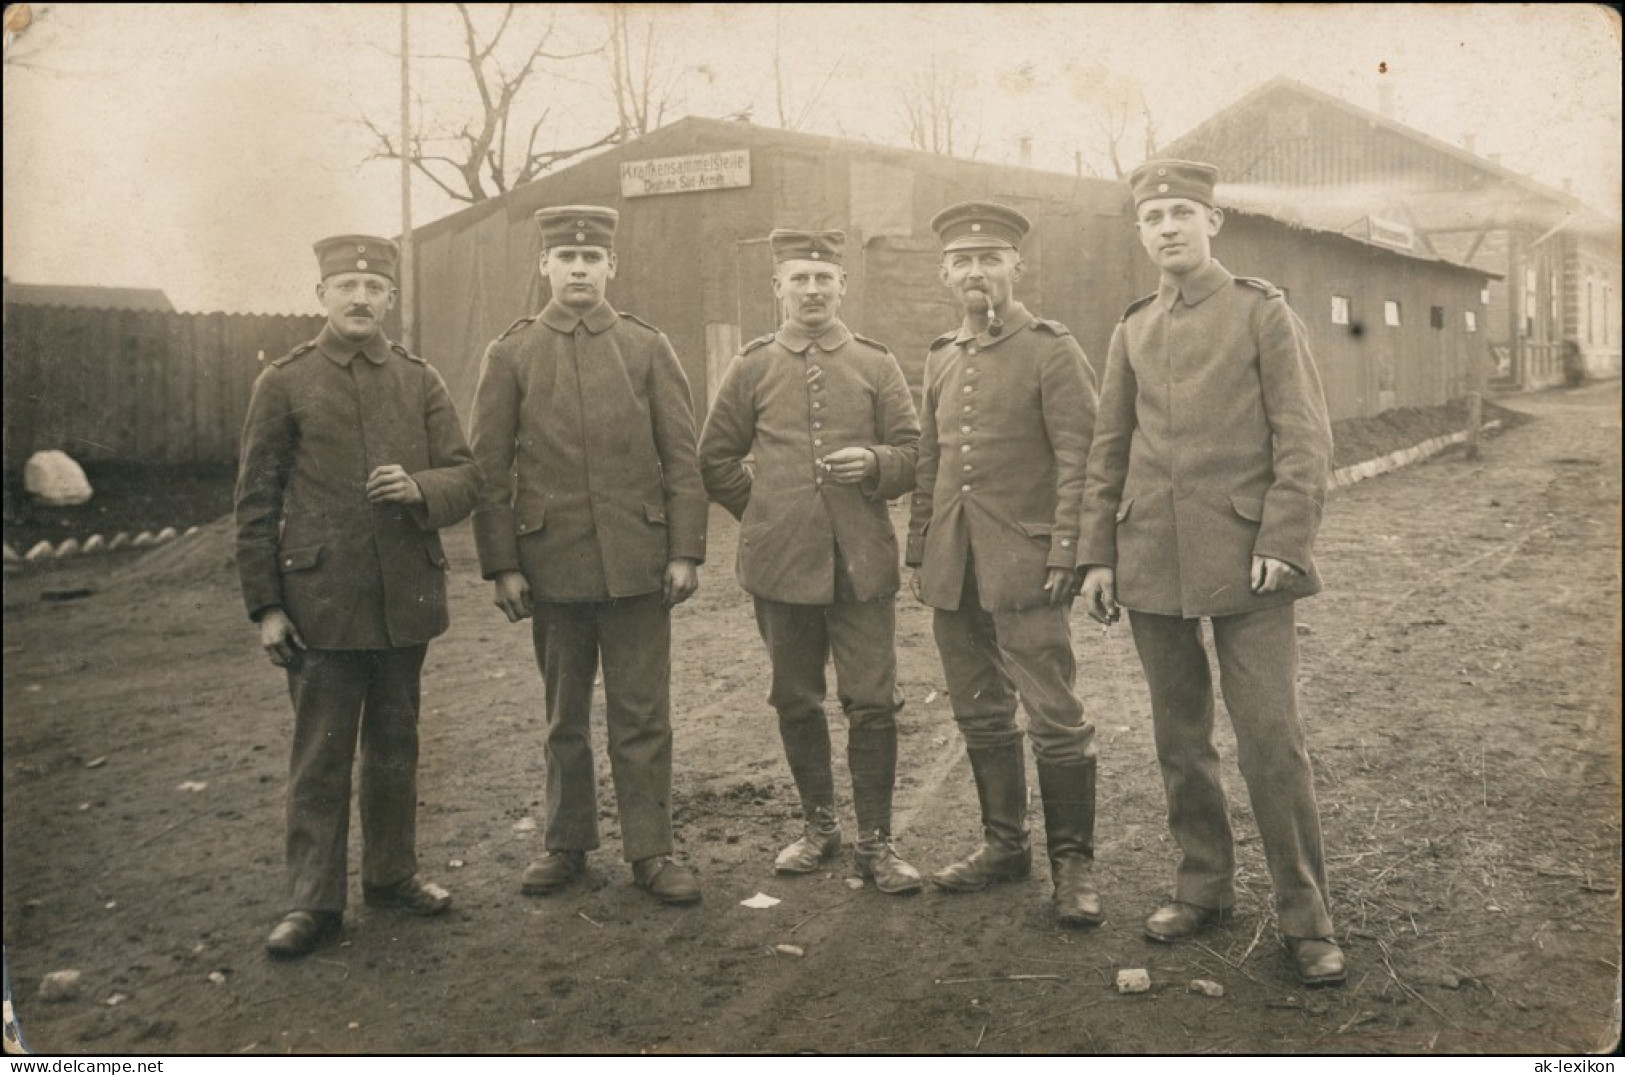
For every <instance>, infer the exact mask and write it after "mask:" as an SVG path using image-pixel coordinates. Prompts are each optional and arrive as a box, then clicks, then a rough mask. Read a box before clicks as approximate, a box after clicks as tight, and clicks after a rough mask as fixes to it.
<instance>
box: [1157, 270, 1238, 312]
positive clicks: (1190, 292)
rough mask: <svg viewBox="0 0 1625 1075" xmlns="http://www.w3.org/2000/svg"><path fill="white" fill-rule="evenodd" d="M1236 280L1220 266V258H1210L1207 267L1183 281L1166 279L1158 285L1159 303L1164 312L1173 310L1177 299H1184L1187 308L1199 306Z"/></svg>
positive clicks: (1228, 271)
mask: <svg viewBox="0 0 1625 1075" xmlns="http://www.w3.org/2000/svg"><path fill="white" fill-rule="evenodd" d="M1234 279H1235V277H1234V276H1231V275H1230V270H1229V269H1226V268H1225V267H1224V266H1223V265H1220V264H1219V259H1218V258H1208V259H1207V264H1206V265H1203V266H1202V267H1201V268H1200V269H1195V270H1193V271H1192V272H1191V273H1190V274H1189V275H1188V276H1186V277H1185V279H1183V280H1181V281H1178V282H1175V281H1173V280H1169V279H1167V278H1166V277H1164V278H1163V281H1162V283H1161V284H1159V285H1157V302H1158V304H1159V305H1161V306H1162V308H1163V309H1164V310H1172V309H1173V308H1174V300H1175V299H1184V300H1185V305H1186V306H1198V305H1200V304H1201V303H1203V302H1205V301H1206V300H1207V299H1208V298H1210V297H1211V296H1212V295H1214V294H1215V293H1216V292H1217V291H1218V290H1219V289H1220V288H1222V287H1224V286H1225V285H1226V284H1228V283H1229V282H1230V281H1232V280H1234Z"/></svg>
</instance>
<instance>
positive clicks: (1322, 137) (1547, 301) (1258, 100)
mask: <svg viewBox="0 0 1625 1075" xmlns="http://www.w3.org/2000/svg"><path fill="white" fill-rule="evenodd" d="M1164 152H1165V153H1166V154H1167V155H1169V156H1177V157H1191V158H1195V159H1198V160H1207V161H1211V162H1213V163H1214V164H1217V165H1218V166H1219V167H1220V169H1221V170H1222V174H1223V176H1224V178H1225V179H1226V180H1227V181H1228V183H1229V186H1228V188H1227V189H1228V191H1229V192H1230V195H1231V196H1232V197H1233V198H1234V199H1235V200H1236V201H1238V202H1240V203H1243V204H1248V205H1251V206H1254V207H1256V208H1259V209H1261V210H1262V211H1265V212H1271V213H1274V214H1276V215H1280V216H1283V217H1287V218H1290V219H1298V220H1302V221H1303V222H1305V223H1314V224H1316V225H1317V226H1320V227H1326V228H1331V229H1335V230H1338V231H1341V232H1343V233H1345V234H1349V235H1358V236H1360V237H1363V238H1365V239H1367V240H1368V241H1370V242H1373V243H1377V244H1380V245H1383V246H1390V247H1393V248H1395V249H1400V250H1406V251H1410V252H1415V253H1420V254H1424V255H1432V256H1438V257H1443V258H1448V259H1450V260H1454V261H1459V262H1464V263H1466V264H1469V265H1473V266H1475V267H1479V268H1482V269H1485V270H1486V271H1488V272H1492V273H1494V274H1495V275H1496V276H1497V277H1498V278H1499V279H1497V280H1494V281H1492V282H1490V283H1489V284H1488V285H1487V286H1486V288H1485V294H1484V296H1483V298H1484V300H1485V302H1484V308H1483V310H1482V312H1481V320H1482V321H1483V322H1484V324H1485V326H1486V328H1487V329H1488V332H1489V344H1490V352H1491V356H1492V362H1493V376H1494V378H1495V379H1496V380H1497V381H1498V382H1499V383H1501V384H1502V385H1504V386H1508V387H1525V388H1532V387H1538V386H1541V385H1544V384H1551V383H1555V382H1557V381H1559V380H1561V379H1562V376H1563V368H1562V354H1561V352H1562V349H1563V345H1564V342H1565V341H1572V342H1573V344H1574V345H1575V347H1576V348H1577V349H1578V351H1579V352H1580V354H1581V355H1582V356H1583V357H1584V359H1585V361H1586V363H1587V365H1588V367H1589V368H1590V369H1591V371H1592V372H1594V373H1608V372H1611V373H1615V374H1617V373H1618V372H1619V366H1620V226H1619V221H1618V220H1617V219H1615V218H1612V217H1610V216H1608V215H1607V214H1605V213H1602V212H1600V211H1599V210H1597V209H1595V208H1593V207H1592V206H1589V205H1587V204H1586V203H1584V202H1582V201H1580V200H1579V199H1578V198H1575V197H1574V196H1573V195H1572V194H1570V193H1568V192H1566V191H1563V190H1557V189H1554V188H1552V187H1548V186H1546V185H1544V184H1542V183H1538V182H1536V181H1535V180H1533V179H1531V178H1529V177H1528V176H1525V175H1521V174H1519V173H1517V172H1515V171H1512V170H1511V169H1509V168H1506V167H1503V166H1502V165H1501V164H1500V162H1499V161H1498V160H1496V159H1495V158H1484V157H1480V156H1478V155H1477V154H1476V153H1474V152H1472V150H1471V148H1470V147H1468V148H1463V147H1459V146H1454V145H1451V144H1450V143H1448V142H1444V141H1441V140H1440V139H1437V138H1434V137H1432V136H1431V135H1427V134H1424V133H1423V132H1421V131H1418V130H1415V129H1413V128H1410V127H1407V126H1405V125H1404V124H1402V123H1399V122H1398V121H1397V120H1395V119H1394V118H1393V117H1392V116H1391V115H1389V114H1386V113H1385V110H1378V111H1371V110H1369V109H1365V108H1361V107H1359V106H1358V105H1354V104H1350V103H1349V102H1347V101H1344V100H1341V99H1339V98H1337V97H1334V96H1332V95H1330V94H1327V93H1324V92H1322V91H1320V90H1317V89H1314V88H1313V87H1310V86H1306V85H1304V84H1303V83H1301V82H1296V81H1294V80H1292V79H1287V78H1276V79H1273V80H1271V81H1269V82H1266V83H1264V84H1262V85H1260V86H1258V87H1257V88H1255V89H1254V90H1252V91H1251V92H1250V93H1248V94H1246V95H1245V96H1243V97H1242V98H1241V99H1240V100H1238V101H1236V102H1235V103H1234V104H1232V105H1230V106H1229V107H1227V108H1225V109H1223V110H1222V111H1220V112H1218V113H1217V114H1215V115H1214V116H1213V117H1212V118H1210V119H1208V120H1207V121H1205V122H1204V123H1202V124H1201V125H1200V126H1198V127H1196V128H1195V129H1194V130H1192V131H1191V132H1190V133H1188V134H1186V135H1184V136H1183V137H1181V138H1179V139H1177V140H1175V141H1174V142H1173V143H1171V144H1170V145H1168V146H1167V147H1165V149H1164Z"/></svg>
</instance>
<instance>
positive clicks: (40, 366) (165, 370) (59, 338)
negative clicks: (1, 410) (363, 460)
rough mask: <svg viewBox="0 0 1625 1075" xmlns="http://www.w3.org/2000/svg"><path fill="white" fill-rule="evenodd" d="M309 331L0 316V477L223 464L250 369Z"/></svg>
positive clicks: (81, 316) (141, 314) (171, 320)
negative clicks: (57, 469)
mask: <svg viewBox="0 0 1625 1075" xmlns="http://www.w3.org/2000/svg"><path fill="white" fill-rule="evenodd" d="M321 326H322V318H321V317H319V316H318V317H302V316H279V315H261V314H224V313H208V314H182V313H165V312H158V311H147V310H105V309H84V308H73V307H59V306H8V307H6V311H5V466H6V468H7V469H8V470H10V469H12V468H16V467H20V466H22V464H23V462H24V461H25V460H27V458H28V456H29V455H30V454H32V453H33V452H36V451H40V450H44V449H49V448H56V449H60V450H62V451H65V452H67V453H68V454H69V455H71V456H73V457H74V458H75V459H77V460H79V461H81V462H87V463H88V462H105V461H113V460H117V461H121V462H137V463H154V464H168V465H195V464H211V463H231V462H233V461H234V460H236V458H237V439H238V436H239V434H240V433H241V431H242V425H243V417H244V416H245V415H246V414H247V413H248V396H249V392H250V391H251V390H252V388H253V386H254V378H255V377H257V376H258V375H259V372H260V368H261V366H260V363H261V361H262V360H263V359H271V358H275V357H277V356H278V355H281V354H285V353H286V352H288V351H290V350H292V349H293V348H294V347H295V346H296V345H298V344H300V343H302V342H304V341H306V340H310V339H312V338H314V337H315V335H316V333H317V332H318V331H320V329H321Z"/></svg>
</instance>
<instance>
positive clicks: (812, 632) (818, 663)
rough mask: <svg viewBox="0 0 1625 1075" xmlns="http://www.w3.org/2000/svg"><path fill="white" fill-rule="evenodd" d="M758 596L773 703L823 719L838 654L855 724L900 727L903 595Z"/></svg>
mask: <svg viewBox="0 0 1625 1075" xmlns="http://www.w3.org/2000/svg"><path fill="white" fill-rule="evenodd" d="M755 600H756V626H757V628H758V629H759V630H760V631H761V633H762V641H763V642H764V643H766V644H767V652H768V656H769V658H770V660H771V663H772V668H773V682H772V686H771V687H770V688H769V689H768V695H767V702H768V704H769V705H771V706H772V707H773V708H774V709H775V710H776V711H777V712H778V714H779V716H781V717H783V718H784V719H786V720H792V721H795V720H809V719H815V718H821V717H822V716H823V712H824V696H825V694H826V693H827V690H828V687H827V683H826V680H825V669H826V668H827V667H828V665H829V664H830V663H831V660H832V659H833V662H834V665H835V693H836V697H837V698H838V699H839V700H840V703H841V709H842V711H843V712H845V713H846V717H847V722H848V727H849V728H850V729H851V730H853V731H858V730H860V729H863V728H871V727H874V728H886V727H892V726H895V724H896V721H897V712H898V710H900V709H901V708H902V707H903V697H902V695H901V693H899V691H898V689H897V646H896V628H897V598H896V596H895V595H893V594H887V595H886V596H885V597H881V598H877V599H876V600H873V601H837V602H835V603H834V604H830V605H790V604H785V603H784V602H782V601H769V600H767V599H766V598H763V597H758V598H756V599H755Z"/></svg>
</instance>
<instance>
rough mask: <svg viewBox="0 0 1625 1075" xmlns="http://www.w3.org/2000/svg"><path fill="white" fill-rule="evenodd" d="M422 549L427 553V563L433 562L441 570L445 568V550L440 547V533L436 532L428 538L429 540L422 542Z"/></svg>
mask: <svg viewBox="0 0 1625 1075" xmlns="http://www.w3.org/2000/svg"><path fill="white" fill-rule="evenodd" d="M423 551H424V553H425V554H427V555H428V557H429V563H431V564H433V565H434V566H435V567H437V568H439V569H440V570H441V571H444V570H446V550H445V549H443V548H441V547H440V535H438V534H436V535H435V536H434V537H432V538H430V539H429V541H428V542H426V543H425V544H424V546H423Z"/></svg>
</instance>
